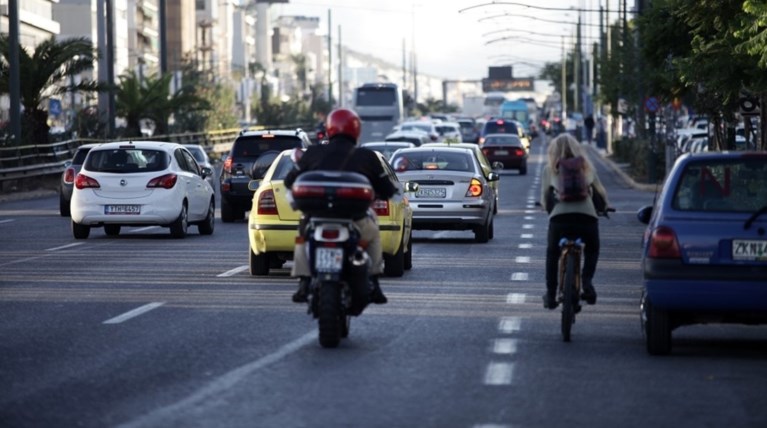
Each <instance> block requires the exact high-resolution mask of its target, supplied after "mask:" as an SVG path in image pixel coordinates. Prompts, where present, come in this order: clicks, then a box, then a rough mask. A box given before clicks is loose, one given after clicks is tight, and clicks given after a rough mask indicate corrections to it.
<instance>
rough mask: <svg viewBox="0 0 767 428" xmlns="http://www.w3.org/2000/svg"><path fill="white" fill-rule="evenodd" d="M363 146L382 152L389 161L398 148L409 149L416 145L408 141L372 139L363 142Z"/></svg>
mask: <svg viewBox="0 0 767 428" xmlns="http://www.w3.org/2000/svg"><path fill="white" fill-rule="evenodd" d="M362 147H365V148H366V149H370V150H374V151H376V152H379V153H381V154H382V155H384V157H385V158H386V160H387V161H388V160H389V159H391V155H393V154H394V152H396V151H397V150H399V149H409V148H411V147H416V145H415V144H413V143H410V142H407V141H371V142H368V143H363V144H362Z"/></svg>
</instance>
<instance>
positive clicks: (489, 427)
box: [472, 424, 512, 428]
mask: <svg viewBox="0 0 767 428" xmlns="http://www.w3.org/2000/svg"><path fill="white" fill-rule="evenodd" d="M472 428H512V426H511V425H502V424H480V425H474V426H473V427H472Z"/></svg>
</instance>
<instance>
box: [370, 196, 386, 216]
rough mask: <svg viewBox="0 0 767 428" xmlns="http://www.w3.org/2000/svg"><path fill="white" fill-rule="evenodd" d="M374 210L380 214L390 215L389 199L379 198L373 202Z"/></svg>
mask: <svg viewBox="0 0 767 428" xmlns="http://www.w3.org/2000/svg"><path fill="white" fill-rule="evenodd" d="M373 211H375V212H376V215H378V216H384V217H386V216H388V215H389V201H382V200H380V199H379V200H377V201H375V202H373Z"/></svg>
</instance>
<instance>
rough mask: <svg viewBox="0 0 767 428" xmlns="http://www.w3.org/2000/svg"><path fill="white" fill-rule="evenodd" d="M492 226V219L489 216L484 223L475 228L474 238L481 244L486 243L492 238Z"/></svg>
mask: <svg viewBox="0 0 767 428" xmlns="http://www.w3.org/2000/svg"><path fill="white" fill-rule="evenodd" d="M491 226H492V219H490V218H488V219H487V221H485V223H484V224H481V225H479V226H477V227H476V228H475V229H474V240H475V241H477V242H479V243H480V244H486V243H487V241H489V240H490V228H491Z"/></svg>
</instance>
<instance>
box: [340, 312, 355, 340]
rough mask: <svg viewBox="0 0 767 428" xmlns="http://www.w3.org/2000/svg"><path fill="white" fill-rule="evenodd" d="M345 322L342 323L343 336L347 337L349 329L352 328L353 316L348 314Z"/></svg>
mask: <svg viewBox="0 0 767 428" xmlns="http://www.w3.org/2000/svg"><path fill="white" fill-rule="evenodd" d="M345 318H346V319H345V320H344V322H343V323H341V338H343V339H346V338H347V337H349V331H350V330H351V328H352V317H351V316H349V315H347V316H346V317H345Z"/></svg>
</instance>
